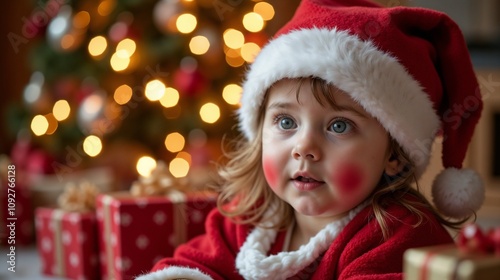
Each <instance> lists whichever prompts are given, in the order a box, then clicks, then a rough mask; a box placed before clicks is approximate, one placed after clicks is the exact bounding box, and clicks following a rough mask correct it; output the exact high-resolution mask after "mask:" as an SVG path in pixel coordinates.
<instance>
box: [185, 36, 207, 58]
mask: <svg viewBox="0 0 500 280" xmlns="http://www.w3.org/2000/svg"><path fill="white" fill-rule="evenodd" d="M209 48H210V42H209V41H208V39H207V37H205V36H201V35H199V36H195V37H193V38H191V41H189V49H190V50H191V52H192V53H193V54H197V55H202V54H205V53H206V52H207V51H208V49H209Z"/></svg>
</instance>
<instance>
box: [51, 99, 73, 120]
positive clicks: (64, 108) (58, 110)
mask: <svg viewBox="0 0 500 280" xmlns="http://www.w3.org/2000/svg"><path fill="white" fill-rule="evenodd" d="M70 112H71V108H70V106H69V103H68V101H66V100H63V99H61V100H58V101H57V102H56V103H55V104H54V107H53V108H52V114H54V118H55V119H56V120H58V121H63V120H65V119H67V118H68V117H69V114H70Z"/></svg>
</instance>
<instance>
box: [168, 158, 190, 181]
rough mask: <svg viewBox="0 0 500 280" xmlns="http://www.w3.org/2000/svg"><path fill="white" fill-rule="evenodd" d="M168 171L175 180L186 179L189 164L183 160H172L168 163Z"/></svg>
mask: <svg viewBox="0 0 500 280" xmlns="http://www.w3.org/2000/svg"><path fill="white" fill-rule="evenodd" d="M168 170H169V171H170V173H171V174H172V176H174V177H175V178H182V177H186V175H187V174H188V173H189V162H187V160H185V159H183V158H178V157H177V158H174V159H173V160H172V161H171V162H170V164H169V166H168Z"/></svg>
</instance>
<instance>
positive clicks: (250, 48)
mask: <svg viewBox="0 0 500 280" xmlns="http://www.w3.org/2000/svg"><path fill="white" fill-rule="evenodd" d="M240 52H241V57H242V58H243V59H244V60H245V61H246V62H249V63H251V62H253V61H254V60H255V57H256V56H257V54H258V53H259V52H260V47H259V45H257V44H255V43H251V42H250V43H245V44H244V45H243V47H241V51H240Z"/></svg>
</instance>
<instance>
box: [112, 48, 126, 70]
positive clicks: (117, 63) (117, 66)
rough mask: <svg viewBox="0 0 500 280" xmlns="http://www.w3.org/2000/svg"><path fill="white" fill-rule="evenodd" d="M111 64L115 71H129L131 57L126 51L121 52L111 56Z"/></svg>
mask: <svg viewBox="0 0 500 280" xmlns="http://www.w3.org/2000/svg"><path fill="white" fill-rule="evenodd" d="M109 62H110V64H111V68H113V70H115V71H116V72H120V71H123V70H125V69H127V67H128V65H129V64H130V56H129V55H128V52H127V51H126V50H119V51H116V52H115V53H114V54H113V55H112V56H111V60H110V61H109Z"/></svg>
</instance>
